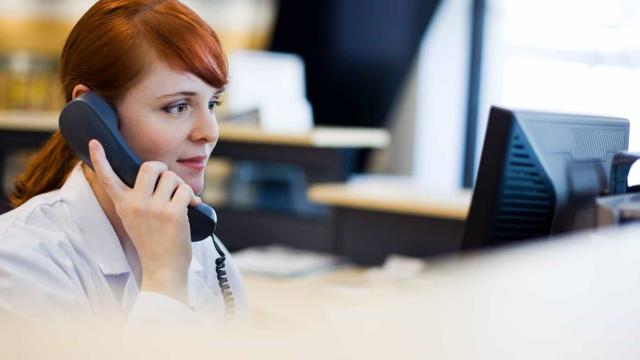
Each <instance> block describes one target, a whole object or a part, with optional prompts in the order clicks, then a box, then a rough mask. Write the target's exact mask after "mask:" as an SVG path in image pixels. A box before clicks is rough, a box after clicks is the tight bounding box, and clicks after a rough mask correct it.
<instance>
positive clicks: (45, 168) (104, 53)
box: [10, 0, 227, 206]
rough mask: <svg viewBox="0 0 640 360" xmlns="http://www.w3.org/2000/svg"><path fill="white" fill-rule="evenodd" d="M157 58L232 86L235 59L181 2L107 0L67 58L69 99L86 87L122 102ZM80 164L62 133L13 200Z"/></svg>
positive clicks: (86, 18) (72, 41)
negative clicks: (229, 72) (230, 60)
mask: <svg viewBox="0 0 640 360" xmlns="http://www.w3.org/2000/svg"><path fill="white" fill-rule="evenodd" d="M152 58H159V59H162V60H163V61H165V62H166V63H167V64H168V65H169V66H170V67H172V68H174V69H177V70H182V71H187V72H191V73H193V74H194V75H196V76H198V77H199V78H200V79H202V80H203V81H205V82H206V83H208V84H209V85H211V86H213V87H216V88H221V87H223V86H224V85H225V84H226V83H227V62H226V58H225V55H224V52H223V50H222V46H221V44H220V41H219V40H218V37H217V35H216V33H215V32H214V31H213V29H211V27H210V26H209V25H208V24H207V23H206V22H205V21H204V20H202V18H200V17H199V16H198V15H197V14H196V13H195V12H193V11H192V10H191V9H189V8H188V7H186V6H185V5H183V4H181V3H180V2H178V1H176V0H100V1H98V2H97V3H96V4H94V5H93V6H92V7H91V8H90V9H89V10H88V11H87V12H86V13H85V14H84V15H83V16H82V18H80V20H79V21H78V23H77V24H76V25H75V26H74V28H73V29H72V30H71V33H70V34H69V37H68V38H67V41H66V43H65V45H64V48H63V50H62V55H61V57H60V69H59V72H60V74H59V75H60V81H61V83H62V89H63V91H64V95H65V98H66V99H67V101H70V100H71V98H72V93H73V89H74V87H75V86H76V85H78V84H84V85H86V86H88V87H89V88H90V89H92V90H93V91H95V92H96V93H98V94H100V95H101V96H102V97H104V98H105V99H106V100H107V101H108V102H110V103H111V104H113V105H117V104H118V102H119V101H120V100H121V99H122V97H124V95H125V94H126V93H127V91H128V90H129V89H131V87H133V86H134V85H135V84H136V83H137V82H138V81H139V80H140V79H141V78H142V77H143V76H144V75H145V70H146V69H147V68H148V66H147V65H148V64H149V62H150V60H151V59H152ZM77 161H78V160H77V159H76V157H75V155H74V153H73V151H72V150H71V148H70V147H69V146H68V145H67V144H66V142H65V141H64V139H63V138H62V135H61V134H60V132H59V131H56V132H55V133H54V134H53V135H52V137H51V139H50V140H49V141H48V142H47V143H46V144H45V145H44V146H43V148H42V149H41V150H40V151H39V152H38V153H37V154H36V155H35V156H34V158H33V159H32V160H31V161H30V163H29V164H28V165H27V168H26V170H25V171H24V172H23V173H22V174H21V175H20V177H19V178H18V180H17V181H16V186H15V190H14V192H13V193H12V194H11V196H10V200H11V204H12V205H13V206H19V205H21V204H23V203H24V202H25V201H27V200H29V199H30V198H32V197H33V196H35V195H38V194H41V193H44V192H47V191H51V190H54V189H57V188H59V187H61V186H62V184H63V183H64V181H65V179H66V177H67V176H68V174H69V172H70V170H71V169H72V168H73V166H74V165H75V163H76V162H77Z"/></svg>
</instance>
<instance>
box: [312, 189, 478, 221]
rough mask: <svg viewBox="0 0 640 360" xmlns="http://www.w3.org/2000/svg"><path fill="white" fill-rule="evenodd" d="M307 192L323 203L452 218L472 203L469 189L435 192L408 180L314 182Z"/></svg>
mask: <svg viewBox="0 0 640 360" xmlns="http://www.w3.org/2000/svg"><path fill="white" fill-rule="evenodd" d="M308 195H309V199H311V201H313V202H316V203H320V204H325V205H331V206H337V207H346V208H351V209H362V210H374V211H381V212H391V213H400V214H408V215H418V216H427V217H434V218H444V219H454V220H465V219H466V217H467V213H468V211H469V205H470V203H471V191H470V190H461V191H459V192H456V193H453V194H434V193H429V192H427V191H425V190H424V189H421V188H420V187H418V186H416V185H415V184H414V183H412V182H411V181H410V180H379V181H359V182H355V183H346V184H345V183H329V184H316V185H312V186H310V188H309V192H308Z"/></svg>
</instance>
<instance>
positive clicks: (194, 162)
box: [178, 156, 207, 170]
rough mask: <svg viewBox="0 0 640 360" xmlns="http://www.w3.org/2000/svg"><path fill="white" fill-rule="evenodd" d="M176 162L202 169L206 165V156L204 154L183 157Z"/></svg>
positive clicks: (191, 167)
mask: <svg viewBox="0 0 640 360" xmlns="http://www.w3.org/2000/svg"><path fill="white" fill-rule="evenodd" d="M178 163H179V164H180V165H183V166H186V167H188V168H190V169H195V170H202V169H204V168H205V167H206V166H207V162H206V157H204V156H194V157H190V158H185V159H178Z"/></svg>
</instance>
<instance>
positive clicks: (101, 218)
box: [60, 162, 131, 275]
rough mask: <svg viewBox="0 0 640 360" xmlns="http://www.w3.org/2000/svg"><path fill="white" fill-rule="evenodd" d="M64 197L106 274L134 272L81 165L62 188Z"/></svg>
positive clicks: (84, 238)
mask: <svg viewBox="0 0 640 360" xmlns="http://www.w3.org/2000/svg"><path fill="white" fill-rule="evenodd" d="M60 191H61V197H62V199H63V200H64V201H66V202H67V203H68V204H69V205H70V208H71V212H72V216H73V217H74V220H75V222H76V224H78V226H79V227H80V232H81V233H82V237H83V241H84V242H85V244H86V245H87V247H88V249H89V251H90V252H91V254H92V255H93V258H94V259H95V260H96V262H97V263H98V266H99V267H100V270H101V271H102V273H103V274H104V275H118V274H124V273H130V272H131V268H130V267H129V263H128V262H127V258H126V257H125V255H124V251H123V250H122V245H121V244H120V241H119V240H118V236H117V235H116V232H115V231H114V229H113V226H111V223H110V222H109V218H107V215H106V214H105V213H104V211H103V210H102V207H101V206H100V203H99V202H98V199H97V198H96V196H95V194H94V193H93V190H92V189H91V186H90V185H89V181H88V180H87V178H86V177H85V176H84V173H83V172H82V163H81V162H79V163H78V164H77V165H76V166H75V167H74V168H73V170H72V171H71V173H70V174H69V177H68V178H67V180H66V181H65V183H64V185H62V188H61V189H60Z"/></svg>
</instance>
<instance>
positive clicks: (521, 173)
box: [492, 128, 555, 244]
mask: <svg viewBox="0 0 640 360" xmlns="http://www.w3.org/2000/svg"><path fill="white" fill-rule="evenodd" d="M519 130H520V129H518V128H516V129H514V134H513V136H512V138H511V144H510V149H509V151H508V154H507V159H506V160H507V161H506V162H505V168H504V172H503V177H502V191H501V192H500V193H501V194H500V195H499V196H500V199H499V201H498V204H499V206H498V209H497V213H496V222H495V229H494V232H493V235H494V239H492V240H493V242H495V243H497V244H499V243H504V242H511V241H518V240H526V239H532V238H536V237H542V236H546V235H548V234H549V229H550V226H551V221H552V218H553V208H554V203H555V200H554V199H555V196H554V194H553V189H552V187H551V183H550V181H549V180H548V179H547V178H546V177H545V175H544V172H543V171H542V167H541V165H540V164H539V163H538V162H537V160H536V159H535V157H534V155H533V151H532V149H531V147H530V145H529V144H528V143H527V142H526V140H524V136H522V135H521V134H520V133H519V132H520V131H519Z"/></svg>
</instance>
